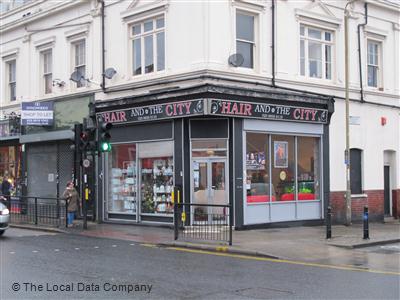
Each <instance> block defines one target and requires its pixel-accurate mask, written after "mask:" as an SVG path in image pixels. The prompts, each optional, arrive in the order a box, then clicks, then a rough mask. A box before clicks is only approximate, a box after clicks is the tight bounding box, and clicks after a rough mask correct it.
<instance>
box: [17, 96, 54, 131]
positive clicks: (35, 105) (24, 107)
mask: <svg viewBox="0 0 400 300" xmlns="http://www.w3.org/2000/svg"><path fill="white" fill-rule="evenodd" d="M53 121H54V109H53V102H22V103H21V125H33V126H52V125H53Z"/></svg>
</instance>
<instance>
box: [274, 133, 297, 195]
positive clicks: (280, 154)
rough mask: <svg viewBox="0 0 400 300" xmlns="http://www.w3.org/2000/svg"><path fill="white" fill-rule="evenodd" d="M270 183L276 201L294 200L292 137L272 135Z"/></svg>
mask: <svg viewBox="0 0 400 300" xmlns="http://www.w3.org/2000/svg"><path fill="white" fill-rule="evenodd" d="M271 150H272V159H273V162H272V174H271V178H272V185H273V188H274V189H275V193H276V201H294V200H295V155H294V154H295V153H294V137H293V136H284V135H281V136H280V135H272V149H271Z"/></svg>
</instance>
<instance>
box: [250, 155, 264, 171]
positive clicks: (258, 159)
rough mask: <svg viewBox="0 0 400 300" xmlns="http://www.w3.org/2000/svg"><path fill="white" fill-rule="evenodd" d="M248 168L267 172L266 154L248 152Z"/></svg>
mask: <svg viewBox="0 0 400 300" xmlns="http://www.w3.org/2000/svg"><path fill="white" fill-rule="evenodd" d="M246 167H247V169H248V170H265V152H248V153H247V154H246Z"/></svg>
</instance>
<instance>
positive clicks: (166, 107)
mask: <svg viewBox="0 0 400 300" xmlns="http://www.w3.org/2000/svg"><path fill="white" fill-rule="evenodd" d="M198 115H217V116H231V117H241V118H255V119H265V120H281V121H295V122H307V123H324V124H325V123H327V122H328V111H327V110H326V109H318V108H310V107H297V106H288V105H276V104H264V103H254V102H253V103H250V102H242V101H232V100H223V99H196V100H188V101H179V102H171V103H163V104H154V105H147V106H139V107H133V108H129V109H122V110H115V111H107V112H101V113H98V114H97V118H98V120H99V121H103V122H107V123H108V122H109V123H114V124H120V123H134V122H145V121H155V120H163V119H172V118H181V117H190V116H198Z"/></svg>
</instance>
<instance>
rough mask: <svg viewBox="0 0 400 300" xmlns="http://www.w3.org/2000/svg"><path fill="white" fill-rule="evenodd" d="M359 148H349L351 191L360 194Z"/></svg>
mask: <svg viewBox="0 0 400 300" xmlns="http://www.w3.org/2000/svg"><path fill="white" fill-rule="evenodd" d="M361 172H362V170H361V150H359V149H350V183H351V193H352V194H361V193H362V186H361V178H362V176H361Z"/></svg>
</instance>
